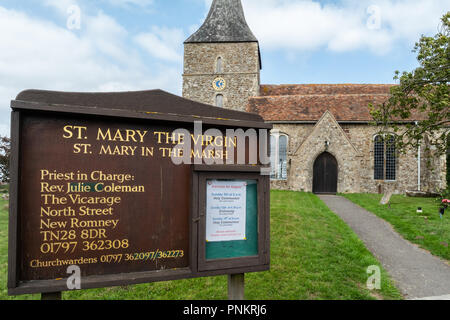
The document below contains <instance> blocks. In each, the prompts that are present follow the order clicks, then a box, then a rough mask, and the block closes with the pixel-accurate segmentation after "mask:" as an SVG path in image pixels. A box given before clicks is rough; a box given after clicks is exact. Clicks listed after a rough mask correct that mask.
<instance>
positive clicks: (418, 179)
mask: <svg viewBox="0 0 450 320" xmlns="http://www.w3.org/2000/svg"><path fill="white" fill-rule="evenodd" d="M418 124H419V123H418V122H417V121H416V126H417V125H418ZM420 143H421V141H419V146H418V148H417V191H421V190H420V189H421V183H420V174H421V166H420V161H421V155H420V151H421V147H420Z"/></svg>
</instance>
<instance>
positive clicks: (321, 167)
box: [313, 152, 338, 194]
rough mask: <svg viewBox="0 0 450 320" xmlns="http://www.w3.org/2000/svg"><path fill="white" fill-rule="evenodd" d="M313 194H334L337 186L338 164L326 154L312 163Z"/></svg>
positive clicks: (331, 156) (332, 157)
mask: <svg viewBox="0 0 450 320" xmlns="http://www.w3.org/2000/svg"><path fill="white" fill-rule="evenodd" d="M313 170H314V172H313V192H314V193H328V194H336V193H337V185H338V164H337V160H336V158H335V157H334V156H333V155H331V154H330V153H328V152H324V153H322V154H321V155H320V156H318V157H317V159H316V161H315V162H314V169H313Z"/></svg>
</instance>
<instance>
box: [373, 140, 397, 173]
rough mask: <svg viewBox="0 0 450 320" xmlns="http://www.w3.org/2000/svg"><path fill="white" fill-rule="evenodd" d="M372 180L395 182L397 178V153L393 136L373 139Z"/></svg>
mask: <svg viewBox="0 0 450 320" xmlns="http://www.w3.org/2000/svg"><path fill="white" fill-rule="evenodd" d="M374 161H375V162H374V179H375V180H390V181H394V180H396V176H397V151H396V147H395V136H394V135H392V134H388V135H377V136H375V138H374Z"/></svg>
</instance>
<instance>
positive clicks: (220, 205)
mask: <svg viewBox="0 0 450 320" xmlns="http://www.w3.org/2000/svg"><path fill="white" fill-rule="evenodd" d="M11 108H12V121H11V126H12V127H11V141H12V157H11V174H12V177H11V185H10V222H9V258H8V259H9V260H8V263H9V266H8V289H9V294H11V295H18V294H28V293H49V292H60V291H67V290H68V287H67V283H66V280H67V278H68V276H69V274H68V267H69V266H77V267H79V269H80V270H81V288H82V289H90V288H99V287H110V286H119V285H130V284H138V283H147V282H154V281H166V280H176V279H183V278H194V277H204V276H213V275H222V274H236V273H246V272H256V271H264V270H268V269H269V261H270V256H269V252H270V250H269V249H270V248H269V244H270V241H269V221H270V220H269V216H270V212H269V177H268V176H266V175H261V174H260V171H261V167H262V166H261V165H260V162H259V161H258V163H257V164H256V165H255V164H252V165H251V164H249V163H248V162H246V163H245V164H240V165H237V164H226V163H227V162H226V161H225V162H224V164H213V165H207V164H205V163H203V162H202V161H200V163H199V162H198V161H196V162H195V164H194V163H191V164H186V163H184V164H175V163H174V162H173V161H171V160H172V157H176V156H177V153H176V151H174V150H175V149H174V146H175V145H177V144H178V145H180V144H184V143H185V142H187V141H189V142H192V143H193V145H198V144H201V145H202V148H204V147H206V146H208V145H212V144H215V145H216V147H219V148H216V149H215V152H212V153H211V152H202V150H203V149H201V150H200V152H197V153H195V152H194V151H192V154H191V156H192V158H193V159H194V158H215V159H219V158H220V159H222V160H226V159H227V157H228V156H229V154H230V151H231V149H233V150H235V149H236V148H237V145H236V140H235V138H233V137H227V136H226V134H225V132H226V130H227V129H234V130H237V129H243V130H244V131H245V130H248V129H255V130H256V131H255V132H257V133H258V139H259V138H260V137H259V129H268V130H270V129H271V125H269V124H266V123H264V121H263V119H262V118H261V117H260V116H258V115H255V114H249V113H244V112H238V111H232V110H225V109H221V108H216V107H212V106H209V105H204V104H201V103H197V102H194V101H190V100H186V99H184V98H181V97H178V96H174V95H172V94H169V93H166V92H164V91H160V90H153V91H142V92H124V93H64V92H49V91H37V90H28V91H24V92H22V93H20V94H19V95H18V97H17V98H16V100H14V101H12V103H11ZM199 121H201V124H202V127H203V131H202V132H201V133H200V134H198V133H195V130H194V129H195V125H194V123H196V122H197V123H198V122H199ZM180 128H181V129H183V130H185V132H188V133H190V134H189V135H182V134H174V132H176V131H175V130H177V129H180ZM211 128H217V129H218V130H219V131H221V132H223V133H224V135H223V136H222V137H221V138H220V139H219V138H218V137H211V136H206V135H204V134H203V132H205V130H207V129H211ZM249 144H250V142H248V143H247V144H246V150H245V152H246V161H247V160H248V159H250V157H249V150H248V148H249ZM217 149H219V150H217ZM232 154H234V153H232ZM196 160H198V159H196ZM202 160H205V159H202Z"/></svg>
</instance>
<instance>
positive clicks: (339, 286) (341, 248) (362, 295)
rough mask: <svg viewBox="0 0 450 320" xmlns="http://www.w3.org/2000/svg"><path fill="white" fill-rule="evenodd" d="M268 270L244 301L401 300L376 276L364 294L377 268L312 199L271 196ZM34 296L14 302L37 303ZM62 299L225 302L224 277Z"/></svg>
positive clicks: (0, 289) (2, 252)
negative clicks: (370, 268) (372, 288)
mask: <svg viewBox="0 0 450 320" xmlns="http://www.w3.org/2000/svg"><path fill="white" fill-rule="evenodd" d="M271 200H272V204H271V255H272V256H271V270H270V271H268V272H262V273H254V274H248V275H246V292H245V293H246V298H247V299H258V300H268V299H274V300H297V299H301V300H309V299H401V298H402V297H401V295H400V293H399V291H398V290H397V289H396V288H395V287H394V286H393V285H392V282H391V281H390V279H389V277H388V275H387V274H386V273H385V272H384V270H382V278H381V279H382V286H381V290H376V291H369V290H368V289H366V281H367V278H368V275H367V273H366V270H367V268H368V266H371V265H379V266H380V264H379V263H378V261H377V260H376V259H375V258H374V257H373V256H372V255H371V254H370V253H369V252H368V251H367V249H366V248H365V247H364V245H363V243H362V242H361V241H360V240H359V239H358V237H357V236H356V235H355V234H354V233H353V231H351V230H350V228H349V227H347V225H346V224H345V223H344V222H343V221H342V220H340V219H339V218H338V217H337V216H336V215H334V214H333V213H332V212H331V211H330V210H329V209H328V208H327V207H326V206H325V204H324V203H323V202H322V201H321V200H320V199H319V198H317V197H316V196H314V195H312V194H307V193H299V192H289V191H273V192H272V193H271ZM6 206H7V203H6V202H5V201H0V208H1V211H0V299H9V298H11V297H8V296H7V291H6V270H7V264H6V261H7V212H6ZM38 298H39V296H38V295H29V296H21V297H16V299H38ZM63 298H64V299H151V300H157V299H168V300H172V299H183V300H184V299H187V300H190V299H193V300H197V299H214V300H216V299H220V300H222V299H226V298H227V279H226V276H220V277H212V278H201V279H190V280H181V281H173V282H162V283H153V284H144V285H136V286H129V287H118V288H107V289H95V290H86V291H78V292H70V293H64V295H63Z"/></svg>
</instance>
